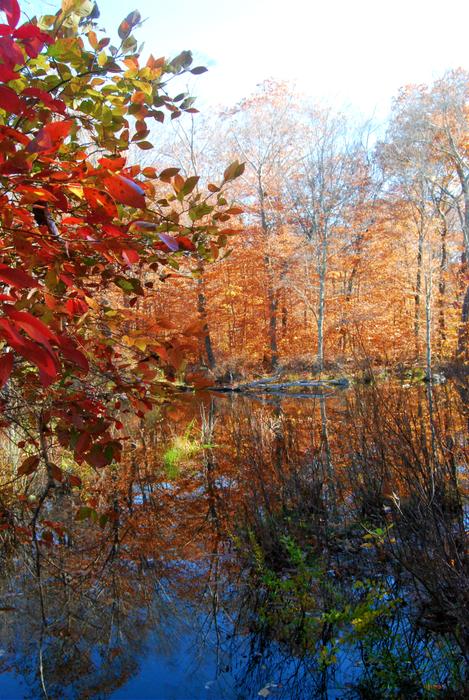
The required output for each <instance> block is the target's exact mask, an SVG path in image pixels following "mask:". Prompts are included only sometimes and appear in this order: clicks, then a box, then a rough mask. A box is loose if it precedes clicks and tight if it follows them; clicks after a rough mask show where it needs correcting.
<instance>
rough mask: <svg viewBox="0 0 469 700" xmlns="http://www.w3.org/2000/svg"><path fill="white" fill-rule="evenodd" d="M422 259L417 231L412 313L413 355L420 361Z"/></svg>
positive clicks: (421, 243) (420, 231) (420, 240)
mask: <svg viewBox="0 0 469 700" xmlns="http://www.w3.org/2000/svg"><path fill="white" fill-rule="evenodd" d="M422 258H423V231H422V229H421V228H420V230H419V242H418V248H417V274H416V277H415V295H414V299H415V311H414V339H415V354H416V358H417V360H419V359H420V297H421V293H422Z"/></svg>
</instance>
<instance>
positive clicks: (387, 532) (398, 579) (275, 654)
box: [0, 385, 468, 700]
mask: <svg viewBox="0 0 469 700" xmlns="http://www.w3.org/2000/svg"><path fill="white" fill-rule="evenodd" d="M457 389H458V388H457V387H456V388H455V387H453V386H450V385H445V386H441V387H436V388H435V389H434V391H433V392H430V391H429V390H428V388H427V387H425V386H423V385H418V386H412V387H401V386H395V385H382V386H380V387H379V388H370V387H356V388H352V389H349V390H340V391H337V392H336V393H332V394H326V395H323V396H319V397H310V398H303V399H298V398H293V397H273V398H271V399H269V400H266V399H265V398H264V399H260V398H256V397H251V398H246V397H232V396H215V395H213V394H201V395H197V396H195V397H194V396H192V395H191V396H188V395H183V396H181V397H178V398H175V399H174V401H173V402H172V403H170V404H164V405H162V406H161V408H160V409H159V410H157V411H154V412H153V413H152V415H151V416H150V417H149V418H148V420H146V422H145V424H141V425H138V426H137V425H133V426H129V429H130V430H131V433H132V439H131V441H129V446H128V452H127V455H126V457H125V459H124V462H123V465H121V466H120V467H119V468H118V469H115V470H113V469H109V470H107V471H103V472H102V473H100V474H99V475H96V474H94V473H91V474H90V475H88V480H87V481H86V480H85V484H86V489H87V495H88V496H89V497H90V498H91V499H92V503H93V505H94V508H95V510H96V512H97V513H98V517H99V514H102V513H104V512H109V509H111V512H112V514H113V515H112V517H110V518H109V519H107V520H106V521H105V522H104V521H102V522H101V526H100V523H99V522H94V520H93V518H91V519H89V518H88V519H85V520H84V521H83V522H77V521H76V519H75V513H76V504H75V503H74V502H73V497H72V496H71V495H70V494H68V493H63V492H60V491H59V490H58V491H57V492H56V493H55V494H54V497H53V499H52V500H51V502H50V503H48V504H47V509H48V511H47V517H48V518H49V519H50V521H51V522H53V523H57V522H58V523H61V524H62V526H63V531H64V532H63V534H62V535H60V536H57V538H56V541H55V542H54V543H53V545H52V546H50V547H44V548H42V550H41V554H40V556H39V557H38V556H37V552H35V551H33V550H32V548H31V547H30V546H29V547H28V546H26V545H25V544H19V543H17V544H15V543H14V542H10V543H9V544H8V546H5V548H4V551H3V552H2V575H1V582H0V608H1V611H0V672H1V675H0V698H2V700H10V699H11V700H13V699H16V698H51V699H52V698H64V699H66V698H70V699H72V698H73V699H78V698H80V699H82V698H83V699H85V698H95V699H101V698H102V699H104V698H116V699H117V698H126V699H127V700H139V699H142V700H199V699H200V700H201V699H204V700H211V699H213V700H235V699H236V700H251V699H252V700H254V699H257V698H262V697H269V698H275V699H279V700H280V699H281V700H290V699H292V700H296V699H297V700H309V699H310V698H326V699H331V700H332V699H335V698H351V699H353V698H434V697H447V698H450V697H454V698H456V697H462V696H463V694H464V678H463V676H464V661H465V658H466V659H467V656H466V657H465V655H467V652H468V647H467V627H466V624H467V617H466V615H465V611H464V595H465V590H466V587H467V572H466V569H465V562H464V522H463V514H464V503H463V492H464V487H465V485H466V481H465V480H466V479H467V471H466V469H467V442H466V440H467V414H466V413H465V406H464V402H463V398H464V396H463V394H462V392H461V391H458V390H457ZM59 533H60V528H59Z"/></svg>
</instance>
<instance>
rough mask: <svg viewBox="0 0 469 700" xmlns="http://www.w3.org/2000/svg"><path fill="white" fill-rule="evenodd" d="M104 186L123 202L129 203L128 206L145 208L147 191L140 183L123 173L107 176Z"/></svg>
mask: <svg viewBox="0 0 469 700" xmlns="http://www.w3.org/2000/svg"><path fill="white" fill-rule="evenodd" d="M104 187H105V188H106V189H107V191H108V192H109V194H110V195H111V196H112V197H114V199H116V200H117V201H118V202H120V203H121V204H127V206H129V207H135V208H136V209H145V206H146V205H145V192H144V191H143V189H142V188H141V187H140V185H137V183H136V182H134V181H133V180H130V179H129V178H128V177H124V176H123V175H112V176H111V177H107V178H105V179H104Z"/></svg>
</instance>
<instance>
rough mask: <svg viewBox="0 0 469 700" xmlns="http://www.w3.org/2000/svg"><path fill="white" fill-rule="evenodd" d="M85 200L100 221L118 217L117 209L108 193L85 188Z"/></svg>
mask: <svg viewBox="0 0 469 700" xmlns="http://www.w3.org/2000/svg"><path fill="white" fill-rule="evenodd" d="M83 193H84V195H85V199H86V201H87V202H88V204H89V205H90V207H91V209H92V210H93V212H94V213H95V214H98V217H99V220H100V221H103V222H104V221H108V220H109V219H115V218H116V217H117V207H116V205H115V203H114V200H113V199H112V197H110V196H109V195H108V194H107V192H100V191H99V190H95V189H93V188H92V187H84V188H83Z"/></svg>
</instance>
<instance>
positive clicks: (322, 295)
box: [317, 233, 327, 372]
mask: <svg viewBox="0 0 469 700" xmlns="http://www.w3.org/2000/svg"><path fill="white" fill-rule="evenodd" d="M326 272H327V233H324V236H323V238H322V240H321V248H320V259H319V265H318V274H319V299H318V318H317V328H318V352H317V364H318V368H319V371H320V372H322V371H323V369H324V316H325V311H326Z"/></svg>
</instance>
